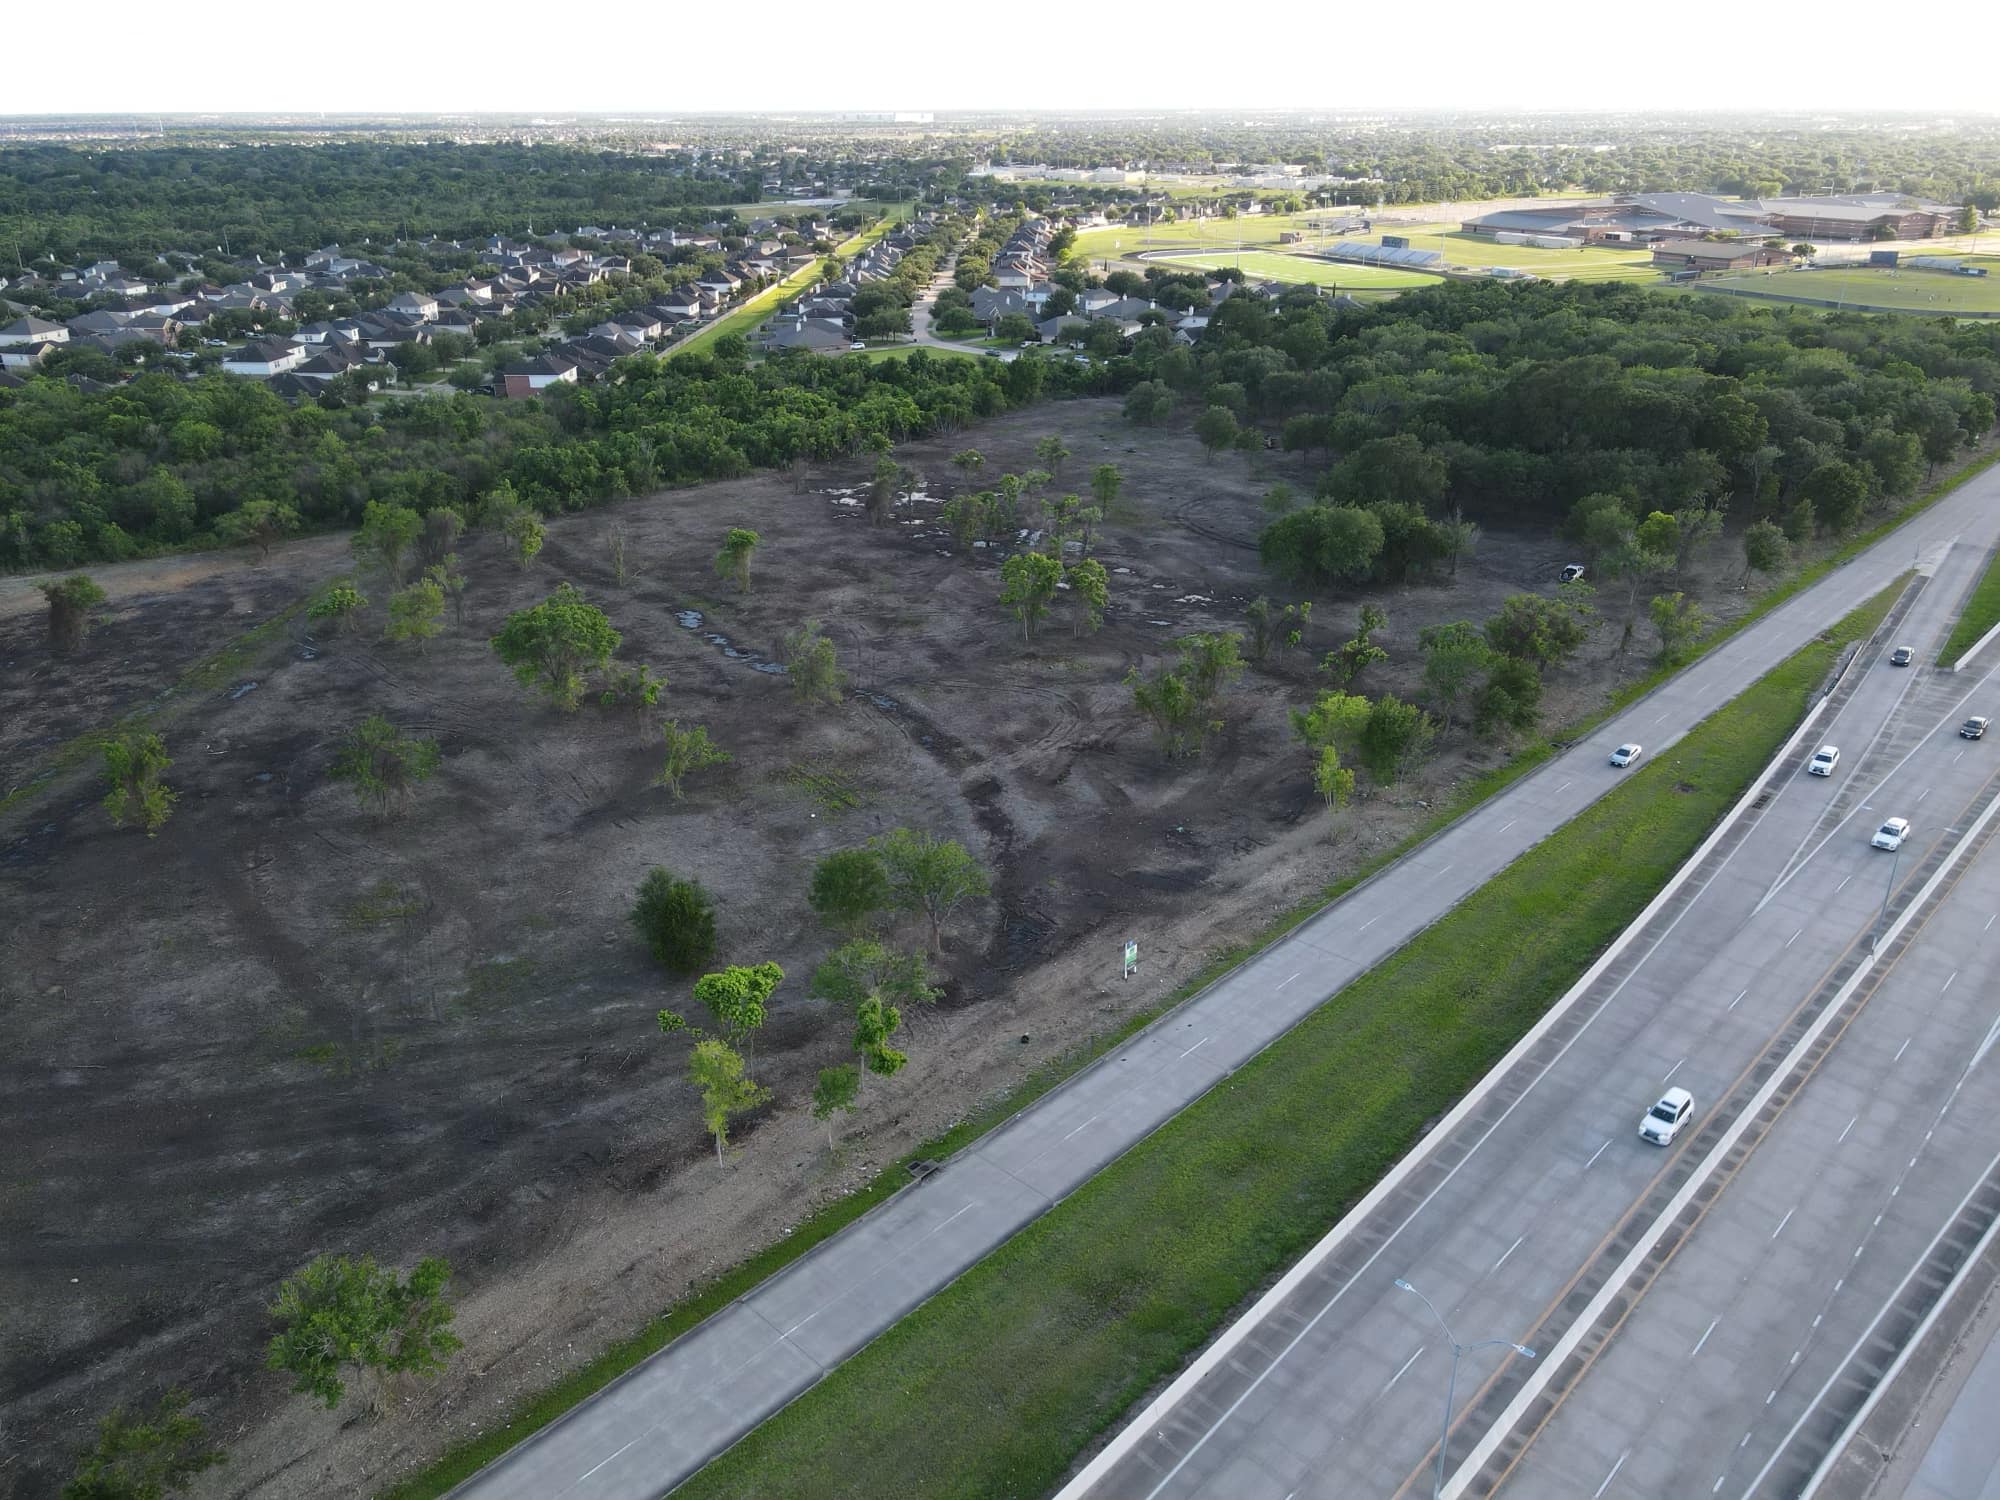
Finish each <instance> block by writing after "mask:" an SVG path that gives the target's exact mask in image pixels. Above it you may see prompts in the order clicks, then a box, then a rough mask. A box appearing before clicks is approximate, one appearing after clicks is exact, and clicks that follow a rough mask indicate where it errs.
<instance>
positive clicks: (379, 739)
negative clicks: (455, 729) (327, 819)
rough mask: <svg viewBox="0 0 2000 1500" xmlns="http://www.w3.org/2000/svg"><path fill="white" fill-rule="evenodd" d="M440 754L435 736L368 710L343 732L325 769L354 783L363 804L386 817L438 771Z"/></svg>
mask: <svg viewBox="0 0 2000 1500" xmlns="http://www.w3.org/2000/svg"><path fill="white" fill-rule="evenodd" d="M439 759H440V757H439V753H438V743H437V741H436V740H429V739H422V738H419V737H416V736H413V735H407V734H405V733H403V731H402V730H400V729H398V728H397V727H396V726H395V725H394V724H392V723H390V722H389V720H388V719H386V718H384V717H383V716H382V715H381V714H370V715H369V716H368V717H367V718H365V719H363V720H362V721H361V722H360V723H359V724H356V725H355V726H354V727H353V728H352V729H350V730H348V731H347V733H346V735H345V736H343V737H342V739H341V743H340V748H339V750H337V751H336V752H335V753H334V757H333V764H332V766H331V767H329V768H328V771H327V774H328V775H329V776H331V777H332V778H333V779H334V780H335V781H344V782H346V783H347V784H348V785H349V786H351V787H353V789H354V795H355V798H356V799H357V800H358V801H359V802H360V803H361V805H362V806H363V807H365V808H368V809H370V810H371V811H373V812H374V813H375V814H376V816H378V817H386V816H387V815H388V814H389V813H391V812H396V811H400V810H401V809H402V808H403V807H404V806H405V805H407V804H408V802H409V800H410V794H411V793H412V792H414V791H415V790H416V789H417V787H418V786H420V785H422V784H423V783H424V782H426V781H428V780H430V778H431V777H433V776H435V775H436V774H437V769H438V764H439Z"/></svg>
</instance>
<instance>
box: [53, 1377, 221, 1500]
mask: <svg viewBox="0 0 2000 1500" xmlns="http://www.w3.org/2000/svg"><path fill="white" fill-rule="evenodd" d="M187 1405H188V1393H187V1392H186V1391H184V1390H181V1389H179V1388H178V1387H175V1388H172V1389H169V1390H168V1391H167V1392H166V1393H165V1394H164V1395H162V1396H161V1397H160V1403H159V1406H158V1407H157V1408H156V1409H155V1410H154V1411H153V1412H152V1413H151V1414H150V1415H148V1416H144V1417H140V1418H130V1417H127V1416H126V1415H125V1412H124V1410H123V1409H122V1408H117V1409H114V1410H112V1411H110V1412H108V1413H106V1414H105V1415H104V1416H102V1417H100V1418H98V1422H97V1445H96V1446H95V1447H94V1448H92V1449H91V1450H90V1451H89V1452H88V1453H86V1454H85V1455H84V1456H83V1458H82V1460H81V1461H80V1462H79V1463H78V1464H77V1466H76V1472H75V1473H74V1474H72V1475H71V1476H70V1478H69V1481H68V1482H67V1483H66V1484H64V1485H63V1487H62V1500H165V1497H166V1496H168V1495H174V1494H179V1493H180V1492H181V1491H182V1490H185V1489H186V1488H187V1487H188V1485H189V1483H190V1482H192V1481H193V1479H194V1477H195V1476H196V1475H197V1474H201V1473H203V1472H205V1471H206V1470H209V1469H212V1468H214V1467H215V1466H216V1465H217V1464H219V1463H221V1462H222V1459H223V1453H222V1449H221V1448H219V1447H217V1446H215V1445H214V1444H212V1443H211V1442H209V1440H208V1432H207V1429H206V1428H205V1427H204V1426H203V1425H202V1421H201V1418H199V1417H196V1416H190V1415H189V1414H188V1410H187Z"/></svg>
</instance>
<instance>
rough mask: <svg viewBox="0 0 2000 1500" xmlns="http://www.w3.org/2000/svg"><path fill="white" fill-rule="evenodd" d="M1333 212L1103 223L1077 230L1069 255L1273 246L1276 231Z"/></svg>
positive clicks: (1110, 256)
mask: <svg viewBox="0 0 2000 1500" xmlns="http://www.w3.org/2000/svg"><path fill="white" fill-rule="evenodd" d="M1334 212H1336V211H1335V210H1332V209H1327V210H1321V211H1317V212H1314V213H1310V214H1243V215H1238V216H1237V217H1236V218H1234V219H1190V220H1188V221H1186V222H1185V223H1180V222H1176V223H1172V224H1153V225H1138V224H1107V225H1105V226H1104V227H1103V228H1101V229H1081V230H1078V231H1077V236H1076V244H1075V245H1074V246H1073V247H1072V248H1071V250H1070V254H1071V255H1086V256H1089V257H1090V258H1091V259H1092V260H1105V259H1112V260H1115V259H1117V257H1119V256H1121V255H1123V254H1125V253H1126V252H1128V251H1132V250H1171V249H1175V248H1177V247H1179V246H1183V245H1189V246H1192V245H1231V246H1234V245H1236V244H1239V243H1241V244H1245V245H1275V244H1277V243H1278V233H1279V231H1280V230H1286V229H1299V230H1304V221H1305V220H1306V219H1311V218H1320V217H1322V216H1324V215H1326V214H1332V213H1334ZM1304 232H1307V233H1311V232H1312V231H1304Z"/></svg>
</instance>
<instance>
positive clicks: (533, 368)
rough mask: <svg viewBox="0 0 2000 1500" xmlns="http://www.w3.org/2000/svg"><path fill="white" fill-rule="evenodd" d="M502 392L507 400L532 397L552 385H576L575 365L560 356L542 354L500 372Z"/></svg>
mask: <svg viewBox="0 0 2000 1500" xmlns="http://www.w3.org/2000/svg"><path fill="white" fill-rule="evenodd" d="M500 379H501V383H502V387H501V388H502V391H503V392H504V394H505V395H507V396H508V397H509V398H518V397H521V396H532V395H535V394H537V393H539V392H541V391H545V390H547V389H548V388H549V387H550V386H552V385H562V384H568V385H574V384H576V365H575V364H574V363H572V362H571V361H569V360H567V359H564V358H562V357H561V356H560V355H554V354H544V355H542V356H540V357H539V358H536V359H531V360H528V361H526V362H525V363H522V364H518V365H509V366H507V368H506V369H504V370H502V371H501V372H500Z"/></svg>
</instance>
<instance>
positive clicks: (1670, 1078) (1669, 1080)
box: [1660, 1057, 1687, 1088]
mask: <svg viewBox="0 0 2000 1500" xmlns="http://www.w3.org/2000/svg"><path fill="white" fill-rule="evenodd" d="M1686 1061H1687V1059H1686V1058H1685V1057H1684V1058H1682V1059H1681V1062H1677V1063H1675V1064H1674V1065H1673V1066H1672V1067H1671V1068H1669V1069H1667V1076H1666V1077H1665V1078H1662V1079H1661V1080H1660V1086H1661V1087H1662V1088H1664V1087H1665V1086H1666V1085H1668V1084H1670V1083H1672V1082H1673V1081H1674V1074H1676V1073H1678V1072H1680V1070H1681V1063H1684V1062H1686Z"/></svg>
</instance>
